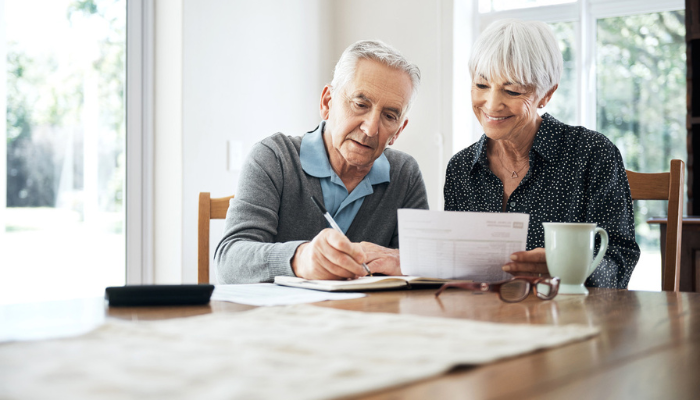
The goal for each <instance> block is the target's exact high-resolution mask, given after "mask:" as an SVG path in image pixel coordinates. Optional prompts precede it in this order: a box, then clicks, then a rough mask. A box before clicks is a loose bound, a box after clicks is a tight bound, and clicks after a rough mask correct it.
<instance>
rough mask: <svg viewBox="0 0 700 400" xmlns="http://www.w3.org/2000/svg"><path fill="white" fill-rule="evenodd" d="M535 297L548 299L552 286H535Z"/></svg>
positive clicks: (543, 284)
mask: <svg viewBox="0 0 700 400" xmlns="http://www.w3.org/2000/svg"><path fill="white" fill-rule="evenodd" d="M537 295H538V296H539V297H544V298H548V297H549V296H551V295H552V286H551V285H548V284H546V283H538V284H537Z"/></svg>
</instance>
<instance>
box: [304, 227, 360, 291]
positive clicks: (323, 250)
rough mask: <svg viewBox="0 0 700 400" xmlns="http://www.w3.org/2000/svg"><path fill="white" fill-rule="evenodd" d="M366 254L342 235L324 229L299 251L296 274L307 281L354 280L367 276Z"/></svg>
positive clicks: (358, 245)
mask: <svg viewBox="0 0 700 400" xmlns="http://www.w3.org/2000/svg"><path fill="white" fill-rule="evenodd" d="M364 261H365V253H364V251H363V250H362V246H361V245H360V244H359V243H352V242H350V240H348V238H347V237H346V236H345V235H343V234H342V233H340V232H337V231H335V230H333V229H329V228H328V229H324V230H322V231H321V232H320V233H319V234H318V235H316V237H315V238H314V239H313V240H312V241H311V242H309V243H304V244H302V245H301V246H299V247H297V251H296V253H294V258H292V270H293V271H294V274H295V275H296V276H298V277H300V278H304V279H354V278H356V277H358V276H365V275H367V272H365V269H364V268H363V267H362V263H363V262H364Z"/></svg>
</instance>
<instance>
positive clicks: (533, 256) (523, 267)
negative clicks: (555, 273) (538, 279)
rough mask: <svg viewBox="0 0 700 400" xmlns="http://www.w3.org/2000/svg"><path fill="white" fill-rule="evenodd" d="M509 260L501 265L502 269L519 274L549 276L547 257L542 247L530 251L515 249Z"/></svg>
mask: <svg viewBox="0 0 700 400" xmlns="http://www.w3.org/2000/svg"><path fill="white" fill-rule="evenodd" d="M510 259H511V260H512V261H511V262H509V263H507V264H506V265H504V266H503V270H504V271H506V272H508V273H510V274H512V275H520V276H547V277H548V276H549V269H547V258H546V257H545V252H544V248H543V247H538V248H536V249H533V250H530V251H516V252H515V253H513V254H511V255H510Z"/></svg>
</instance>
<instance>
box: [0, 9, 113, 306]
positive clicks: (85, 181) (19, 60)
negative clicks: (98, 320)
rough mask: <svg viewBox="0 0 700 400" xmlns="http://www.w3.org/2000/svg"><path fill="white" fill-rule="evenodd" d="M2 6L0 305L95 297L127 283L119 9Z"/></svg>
mask: <svg viewBox="0 0 700 400" xmlns="http://www.w3.org/2000/svg"><path fill="white" fill-rule="evenodd" d="M3 7H4V16H5V18H4V19H5V43H4V49H5V54H4V56H5V58H6V63H5V66H6V68H5V69H6V77H7V82H6V85H7V90H6V104H7V120H6V142H7V149H6V152H7V153H6V157H7V162H6V168H4V166H3V167H0V172H2V173H3V174H6V177H7V178H6V184H5V185H3V186H5V187H3V186H0V195H2V196H4V197H5V198H6V204H5V208H4V209H2V210H0V212H2V214H3V215H2V218H0V221H3V222H4V226H2V227H0V228H1V229H0V241H1V244H2V249H3V250H2V252H0V302H17V301H33V300H44V299H60V298H70V297H81V296H90V295H97V296H99V295H102V294H103V292H104V287H105V286H109V285H120V284H124V282H125V254H126V250H125V234H124V232H125V169H126V154H125V146H126V141H125V82H126V79H125V76H126V73H125V71H126V64H125V62H126V57H125V55H126V0H60V1H59V0H34V1H26V0H5V1H4V4H3ZM37 10H41V11H40V12H37ZM49 32H50V33H49ZM28 289H30V290H28Z"/></svg>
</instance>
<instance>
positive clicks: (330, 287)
mask: <svg viewBox="0 0 700 400" xmlns="http://www.w3.org/2000/svg"><path fill="white" fill-rule="evenodd" d="M452 281H453V280H452V279H438V278H423V277H420V276H363V277H361V278H357V279H353V280H347V281H326V280H310V279H303V278H297V277H295V276H276V277H275V283H276V284H278V285H283V286H294V287H300V288H304V289H315V290H324V291H327V292H353V291H358V290H378V289H393V288H401V287H404V288H408V287H411V286H426V285H433V286H434V285H440V284H443V283H445V282H452Z"/></svg>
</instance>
